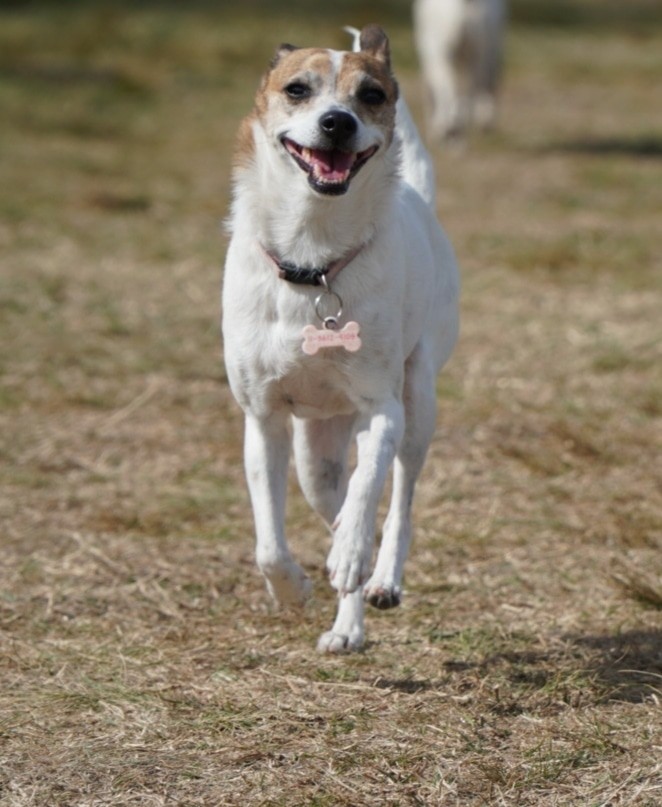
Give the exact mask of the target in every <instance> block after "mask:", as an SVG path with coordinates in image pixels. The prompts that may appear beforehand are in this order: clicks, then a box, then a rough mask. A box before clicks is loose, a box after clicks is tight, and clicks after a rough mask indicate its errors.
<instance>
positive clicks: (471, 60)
mask: <svg viewBox="0 0 662 807" xmlns="http://www.w3.org/2000/svg"><path fill="white" fill-rule="evenodd" d="M505 20H506V2H505V0H415V2H414V38H415V41H416V49H417V51H418V58H419V61H420V64H421V71H422V73H423V80H424V82H425V86H426V90H427V95H428V128H429V133H430V137H431V139H433V140H441V139H444V138H448V137H453V136H457V135H459V134H461V133H462V132H463V131H464V130H465V129H466V128H467V127H468V126H471V125H475V126H477V127H479V128H482V129H484V128H487V127H489V126H491V125H492V124H493V123H494V119H495V115H496V94H497V89H498V85H499V79H500V76H501V63H502V52H503V36H504V28H505Z"/></svg>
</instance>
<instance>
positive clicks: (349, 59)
mask: <svg viewBox="0 0 662 807" xmlns="http://www.w3.org/2000/svg"><path fill="white" fill-rule="evenodd" d="M397 96H398V88H397V84H396V82H395V79H394V78H393V76H392V75H391V69H390V61H389V47H388V39H387V38H386V35H385V34H384V32H383V31H382V30H381V29H380V28H377V27H376V26H369V27H368V28H365V29H364V30H363V31H362V32H361V50H360V51H359V52H356V53H346V52H339V51H329V50H321V49H312V48H295V47H293V46H291V45H283V46H281V47H280V49H279V50H278V52H277V54H276V56H275V58H274V60H273V62H272V66H271V70H270V71H269V72H268V73H267V74H266V76H265V77H264V80H263V82H262V86H261V87H260V90H259V92H258V95H257V98H256V114H257V116H258V118H259V119H260V121H261V123H262V126H263V128H264V130H265V132H266V133H267V137H268V138H269V140H270V142H271V143H272V145H273V146H274V148H276V150H277V152H278V156H279V159H281V160H283V161H284V162H285V163H286V164H287V168H288V170H290V171H293V172H295V175H296V177H297V178H298V177H305V178H306V179H307V181H308V184H309V185H310V187H311V188H312V189H313V190H314V191H315V192H316V193H319V194H325V195H340V194H343V193H345V192H346V191H347V190H348V188H349V186H350V183H351V181H352V179H353V178H354V177H355V176H356V174H357V173H358V172H359V171H360V170H361V168H363V166H365V165H366V163H368V162H369V161H370V160H371V159H373V158H374V157H375V155H377V153H378V152H379V151H380V150H381V151H385V150H386V148H388V146H389V145H390V143H391V140H392V138H393V129H394V125H395V102H396V100H397Z"/></svg>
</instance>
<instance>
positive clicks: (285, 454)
mask: <svg viewBox="0 0 662 807" xmlns="http://www.w3.org/2000/svg"><path fill="white" fill-rule="evenodd" d="M289 449H290V438H289V433H288V430H287V418H286V417H284V416H279V415H276V414H272V415H271V416H270V417H268V418H264V419H260V420H258V419H257V418H254V417H252V416H250V415H247V416H246V432H245V446H244V461H245V464H246V478H247V481H248V489H249V492H250V496H251V503H252V505H253V515H254V518H255V532H256V536H257V546H256V553H255V554H256V560H257V565H258V567H259V568H260V571H261V572H262V574H263V575H264V576H265V578H266V581H267V588H268V589H269V592H270V593H271V595H272V596H273V598H274V599H275V600H276V601H277V602H279V603H281V604H283V605H297V606H298V605H303V603H304V602H305V601H306V599H307V598H308V595H309V594H310V589H311V583H310V580H309V579H308V577H307V576H306V574H305V572H304V571H303V569H302V568H301V567H300V566H299V565H298V564H297V563H295V561H294V560H293V559H292V556H291V555H290V551H289V549H288V547H287V541H286V539H285V494H286V492H287V465H288V458H289Z"/></svg>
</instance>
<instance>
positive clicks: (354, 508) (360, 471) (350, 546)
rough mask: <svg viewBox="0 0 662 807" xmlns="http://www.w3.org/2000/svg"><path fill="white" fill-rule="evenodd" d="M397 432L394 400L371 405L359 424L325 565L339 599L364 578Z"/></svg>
mask: <svg viewBox="0 0 662 807" xmlns="http://www.w3.org/2000/svg"><path fill="white" fill-rule="evenodd" d="M403 432H404V409H403V406H402V403H401V402H400V401H398V400H397V399H395V398H391V399H389V400H387V401H385V402H384V403H382V404H381V405H378V406H376V407H375V409H374V411H373V412H372V413H371V414H370V415H369V416H367V417H366V418H364V419H362V422H361V424H360V426H359V430H358V433H357V443H358V456H357V464H356V468H355V470H354V473H353V474H352V477H351V479H350V481H349V487H348V490H347V495H346V497H345V501H344V503H343V506H342V509H341V511H340V514H339V516H338V518H337V525H336V530H335V533H334V536H333V546H332V547H331V552H330V553H329V558H328V561H327V567H328V570H329V575H330V579H331V584H332V585H333V587H334V588H335V589H336V590H337V591H338V592H339V593H340V594H341V595H343V594H347V593H351V592H354V591H356V589H357V588H358V587H359V586H360V585H361V584H362V583H363V581H364V580H365V579H366V578H367V576H368V573H369V569H370V562H371V559H372V548H373V542H374V538H375V522H376V519H377V507H378V505H379V500H380V498H381V495H382V491H383V489H384V483H385V482H386V477H387V475H388V472H389V468H390V466H391V463H392V462H393V458H394V456H395V453H396V451H397V449H398V446H399V445H400V441H401V440H402V435H403Z"/></svg>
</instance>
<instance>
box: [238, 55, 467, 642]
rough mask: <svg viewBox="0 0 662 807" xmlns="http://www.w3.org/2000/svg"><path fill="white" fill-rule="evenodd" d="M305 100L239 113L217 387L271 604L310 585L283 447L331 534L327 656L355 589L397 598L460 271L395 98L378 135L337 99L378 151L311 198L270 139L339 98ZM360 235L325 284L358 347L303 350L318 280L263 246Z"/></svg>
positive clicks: (316, 245) (333, 241)
mask: <svg viewBox="0 0 662 807" xmlns="http://www.w3.org/2000/svg"><path fill="white" fill-rule="evenodd" d="M342 61H343V54H342V53H334V54H333V56H332V62H333V64H334V65H335V67H334V69H335V70H340V69H341V66H342ZM333 84H334V82H333V81H331V82H330V84H329V86H332V85H333ZM311 103H312V106H310V105H306V107H305V109H302V112H301V114H300V115H299V114H296V115H294V116H293V117H291V118H289V119H285V120H281V119H280V118H279V116H278V114H277V113H274V115H275V118H276V119H274V120H272V119H271V113H270V114H269V117H268V119H267V121H266V123H263V122H260V121H259V120H255V121H254V122H253V137H254V142H255V149H254V154H253V158H252V161H251V163H250V165H248V166H246V167H244V168H243V169H242V170H240V171H239V172H238V173H237V175H236V177H235V197H234V205H233V210H232V217H231V227H232V239H231V242H230V245H229V249H228V254H227V262H226V266H225V277H224V291H223V312H224V313H223V335H224V343H225V362H226V367H227V373H228V378H229V381H230V385H231V387H232V390H233V393H234V395H235V397H236V398H237V400H238V402H239V404H240V405H241V406H242V408H243V409H244V411H245V415H246V433H245V465H246V475H247V481H248V487H249V491H250V496H251V501H252V505H253V511H254V517H255V527H256V535H257V550H256V556H257V563H258V566H259V568H260V569H261V571H262V573H263V574H264V576H265V578H266V581H267V586H268V588H269V591H270V592H271V594H272V595H273V596H274V597H275V599H276V600H277V601H279V602H281V603H286V604H293V605H300V604H302V603H303V602H304V601H305V600H306V598H307V597H308V595H309V593H310V581H309V580H308V578H307V576H306V574H305V572H304V571H303V570H302V568H301V567H300V566H299V565H298V564H297V563H296V562H295V560H294V559H293V558H292V556H291V554H290V551H289V549H288V545H287V541H286V538H285V526H284V522H285V494H286V487H287V467H288V458H289V452H290V446H291V444H293V447H294V455H295V461H296V469H297V474H298V478H299V481H300V484H301V487H302V489H303V492H304V494H305V496H306V498H307V499H308V501H309V502H310V504H311V505H312V506H313V507H314V508H315V509H316V510H317V511H318V512H319V513H320V514H321V515H322V517H323V518H324V520H325V521H326V522H327V524H328V525H329V526H330V528H331V529H332V532H333V543H332V548H331V552H330V554H329V557H328V563H327V566H328V569H329V573H330V579H331V583H332V585H333V587H334V588H335V589H336V590H337V591H338V594H339V598H340V600H339V608H338V615H337V618H336V620H335V622H334V625H333V627H332V628H331V630H330V631H329V632H327V633H324V634H323V635H322V636H321V638H320V641H319V644H318V648H319V649H320V650H321V651H323V652H332V653H333V652H340V651H346V650H356V649H359V648H360V647H361V646H362V644H363V642H364V628H363V602H364V599H366V600H368V601H369V602H372V603H373V604H379V605H381V606H383V605H385V604H386V605H394V604H397V602H398V601H399V598H400V593H401V591H400V587H401V578H402V572H403V566H404V562H405V558H406V555H407V550H408V546H409V541H410V536H411V501H412V497H413V492H414V485H415V482H416V479H417V477H418V474H419V472H420V469H421V467H422V465H423V461H424V458H425V454H426V451H427V448H428V445H429V442H430V439H431V437H432V434H433V431H434V428H435V379H436V375H437V372H438V370H439V369H440V368H441V366H442V365H443V364H444V362H445V361H446V360H447V359H448V357H449V355H450V354H451V352H452V349H453V346H454V344H455V341H456V337H457V330H458V294H459V280H458V272H457V267H456V263H455V258H454V255H453V251H452V248H451V246H450V244H449V242H448V239H447V238H446V236H445V235H444V233H443V232H442V230H441V229H440V227H439V225H438V223H437V221H436V218H435V216H434V211H433V195H434V178H433V177H432V175H431V164H430V162H429V158H428V157H427V154H426V153H425V150H424V148H423V146H422V144H421V142H420V139H419V137H418V134H417V132H416V130H415V127H414V125H413V122H412V121H411V118H410V117H409V116H408V113H407V112H406V108H405V107H404V106H403V105H402V104H399V106H398V113H397V118H398V120H397V123H398V132H397V133H396V136H395V137H394V138H393V141H392V143H391V144H390V145H387V143H388V141H389V138H390V134H391V133H390V132H389V131H388V130H387V129H381V128H380V127H379V126H376V125H375V124H373V123H370V122H367V121H366V120H363V119H362V116H361V114H360V111H358V112H357V110H356V108H355V107H352V106H351V105H347V104H346V105H345V106H346V107H347V109H349V110H350V111H351V112H352V114H354V115H355V116H356V117H357V122H358V127H359V131H358V134H357V137H358V139H359V141H360V143H361V148H364V147H365V148H367V147H368V146H371V145H373V144H376V145H380V148H379V151H378V152H377V153H376V154H375V156H374V157H372V158H371V159H370V160H369V162H368V163H367V164H365V165H364V166H363V168H362V169H361V170H360V171H359V172H358V173H357V174H356V176H355V177H354V178H353V180H352V181H351V184H350V187H349V190H348V191H347V192H346V193H345V194H344V195H342V196H325V195H321V194H319V193H317V192H315V191H314V190H313V189H312V188H311V187H309V185H308V182H307V179H306V176H305V174H304V172H303V171H301V169H300V168H299V167H298V166H297V165H296V164H295V163H294V161H293V160H292V158H291V156H290V155H289V154H287V153H284V149H283V147H282V145H281V144H280V142H279V140H278V137H279V136H280V135H282V134H283V132H284V131H287V133H288V136H294V134H296V137H297V138H298V139H299V142H303V141H304V140H306V141H310V143H308V142H306V143H304V144H305V145H311V144H312V145H314V143H313V141H314V140H315V137H316V135H315V126H314V121H315V119H316V117H319V116H320V115H321V114H322V113H323V112H324V111H325V109H328V108H331V107H333V108H338V106H339V104H340V105H341V106H342V104H343V103H344V102H343V101H342V99H337V98H334V97H333V94H332V93H329V92H326V91H325V92H324V93H322V94H321V95H320V96H319V97H318V98H316V99H315V100H314V102H311ZM271 108H272V106H271V105H270V106H269V109H271ZM274 108H276V106H274ZM403 137H404V142H401V138H403ZM403 155H404V157H405V159H403ZM407 155H409V156H408V157H407ZM426 166H427V168H426ZM360 244H364V245H365V246H364V247H363V249H362V250H361V252H360V253H359V254H358V256H357V257H356V258H354V260H352V261H351V263H350V264H349V265H348V266H347V267H346V268H344V269H343V270H342V271H341V273H340V274H339V275H338V276H337V278H336V279H335V280H334V282H333V290H334V291H336V292H337V293H338V294H339V295H341V297H342V300H343V303H344V314H343V318H342V323H341V324H344V323H345V322H347V321H350V320H354V321H356V322H358V323H359V325H360V327H361V340H362V347H361V349H360V350H359V351H358V352H356V353H349V352H346V351H345V350H343V349H342V348H332V349H326V350H321V351H320V352H319V353H317V354H316V355H314V356H308V355H306V354H305V353H304V352H303V351H302V349H301V344H302V336H301V334H302V330H303V328H304V327H305V326H306V325H309V324H311V323H313V324H318V323H316V318H315V315H314V310H313V306H314V300H315V298H316V297H317V295H318V294H319V288H314V287H309V286H295V285H292V284H290V283H288V282H286V281H284V280H282V279H279V277H278V276H277V272H276V270H275V267H274V264H273V262H272V261H271V260H270V259H269V258H268V257H267V255H266V254H265V251H264V247H265V246H266V247H268V248H269V249H270V250H272V251H273V252H275V253H276V254H278V255H279V256H281V257H282V258H283V259H287V260H288V261H291V262H293V263H296V264H299V265H309V266H310V265H313V266H320V265H325V264H327V263H329V262H331V261H332V260H334V259H337V258H338V257H340V256H342V255H343V254H345V253H347V252H348V251H350V250H352V249H353V248H355V247H356V246H358V245H360ZM354 439H356V442H357V463H356V468H355V469H354V471H353V472H351V469H350V468H349V467H348V462H349V459H348V455H349V449H350V445H351V443H352V441H353V440H354ZM392 466H393V474H394V481H393V494H392V500H391V505H390V510H389V513H388V517H387V519H386V523H385V526H384V530H383V540H382V543H381V547H380V549H379V552H378V554H377V558H376V563H375V566H374V569H372V574H371V566H372V560H373V557H372V556H373V548H374V537H375V532H376V518H377V508H378V503H379V501H380V498H381V495H382V492H383V488H384V484H385V482H386V479H387V475H388V473H389V469H390V468H391V467H392Z"/></svg>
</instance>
